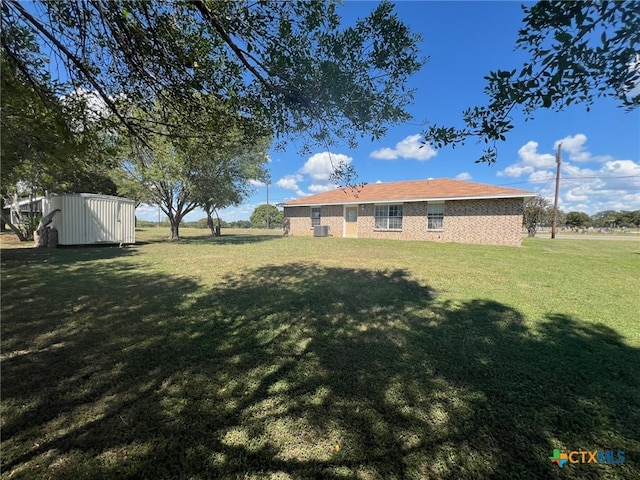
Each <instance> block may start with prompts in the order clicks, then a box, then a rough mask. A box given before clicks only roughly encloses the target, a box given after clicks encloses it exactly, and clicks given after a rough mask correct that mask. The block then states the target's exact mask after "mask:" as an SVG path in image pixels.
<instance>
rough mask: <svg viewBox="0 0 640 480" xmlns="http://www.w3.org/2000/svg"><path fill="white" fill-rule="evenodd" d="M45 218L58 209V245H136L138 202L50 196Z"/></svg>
mask: <svg viewBox="0 0 640 480" xmlns="http://www.w3.org/2000/svg"><path fill="white" fill-rule="evenodd" d="M43 203H44V205H43V207H44V208H43V216H44V215H47V214H48V213H50V212H52V211H54V210H56V209H58V210H60V211H59V212H57V213H56V214H55V215H54V217H53V222H52V223H51V225H50V226H51V227H53V228H56V229H57V230H58V244H59V245H91V244H99V243H135V241H136V228H135V218H136V217H135V214H136V204H135V201H133V200H129V199H127V198H121V197H114V196H111V195H97V194H93V193H76V194H65V195H50V196H49V197H47V198H46V200H45V201H44V202H43Z"/></svg>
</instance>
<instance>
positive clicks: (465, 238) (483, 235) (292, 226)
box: [285, 198, 524, 246]
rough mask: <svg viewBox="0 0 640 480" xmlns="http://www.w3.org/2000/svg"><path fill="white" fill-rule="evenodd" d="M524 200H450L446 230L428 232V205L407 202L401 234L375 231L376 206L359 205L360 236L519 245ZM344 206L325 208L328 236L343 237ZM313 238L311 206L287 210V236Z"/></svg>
mask: <svg viewBox="0 0 640 480" xmlns="http://www.w3.org/2000/svg"><path fill="white" fill-rule="evenodd" d="M523 208H524V202H523V199H522V198H508V199H489V200H451V201H447V202H445V210H444V228H443V229H442V230H440V231H430V230H427V202H410V203H405V204H404V208H403V219H402V231H391V230H381V231H378V230H375V229H374V228H373V227H374V217H373V211H374V205H372V204H361V205H359V206H358V237H359V238H385V239H398V240H429V241H434V242H457V243H477V244H487V245H511V246H519V245H520V244H521V239H522V233H521V232H522V213H523ZM342 212H343V207H342V205H333V206H323V207H322V210H321V212H320V215H321V220H320V223H321V225H329V235H332V236H334V237H342V232H343V213H342ZM287 225H288V234H289V235H307V236H312V235H313V229H312V228H311V209H310V207H285V233H287Z"/></svg>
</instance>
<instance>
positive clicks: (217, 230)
mask: <svg viewBox="0 0 640 480" xmlns="http://www.w3.org/2000/svg"><path fill="white" fill-rule="evenodd" d="M216 217H217V218H218V226H217V227H216V237H219V236H220V231H221V228H222V222H221V221H220V215H218V210H217V209H216Z"/></svg>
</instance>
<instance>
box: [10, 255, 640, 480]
mask: <svg viewBox="0 0 640 480" xmlns="http://www.w3.org/2000/svg"><path fill="white" fill-rule="evenodd" d="M85 269H86V270H85ZM69 276H71V278H72V280H69V279H68V277H69ZM36 283H37V282H36ZM28 285H29V284H28V283H23V284H22V287H21V290H16V289H14V288H12V286H11V284H10V285H8V288H3V322H2V341H3V349H2V352H3V357H4V358H3V362H2V370H3V371H2V396H3V415H2V418H3V420H2V421H3V425H2V430H3V455H2V467H3V468H2V470H3V472H5V473H6V474H9V475H11V474H15V475H18V474H20V475H22V476H23V477H24V478H42V474H43V472H44V471H45V470H46V474H47V475H48V476H50V477H51V478H82V477H91V478H384V479H388V478H446V479H449V478H450V479H457V478H487V477H490V478H561V475H560V474H562V478H624V477H627V478H636V477H637V475H638V473H639V472H640V470H639V468H638V465H637V463H634V462H632V461H628V462H627V463H625V464H623V465H569V466H565V467H564V468H563V470H562V471H560V470H559V469H558V467H556V466H555V465H553V464H551V462H550V460H549V456H550V455H551V454H552V451H553V449H554V448H558V449H560V450H561V451H569V450H596V449H597V450H615V451H617V450H625V452H626V455H627V458H628V459H630V460H631V459H634V458H635V459H637V458H638V455H640V448H639V443H638V439H639V438H640V429H639V425H640V412H639V405H638V402H639V400H638V396H639V393H640V392H639V390H640V386H639V383H640V382H639V379H638V372H640V364H639V363H640V360H639V359H640V355H639V353H640V352H638V349H635V348H631V347H629V346H627V345H625V344H624V342H623V339H622V338H620V336H619V335H618V334H617V333H616V332H615V331H614V330H612V329H610V328H608V327H606V326H603V325H593V324H588V323H586V322H582V321H580V320H579V319H576V318H572V317H568V316H565V315H560V314H550V315H548V316H547V317H546V319H545V321H544V322H543V323H541V324H531V323H528V322H527V320H526V319H525V318H523V316H522V314H521V313H520V312H518V311H517V310H515V309H513V308H511V307H509V306H506V305H503V304H500V303H497V302H493V301H490V300H484V299H476V300H473V301H469V302H466V303H457V304H454V303H450V302H443V301H441V300H439V299H438V296H437V292H434V291H433V290H432V289H430V288H429V287H428V286H425V285H421V284H420V283H418V282H416V281H415V280H413V279H412V278H411V277H410V276H409V274H408V272H406V271H403V270H389V271H372V270H365V269H348V268H328V267H322V266H318V265H311V264H290V265H284V266H266V267H261V268H258V269H255V270H253V271H251V272H249V273H248V274H247V273H246V272H245V273H244V274H243V275H242V276H239V275H238V276H235V275H229V276H227V277H226V278H224V282H223V283H221V284H220V285H219V286H218V287H217V288H213V289H211V290H207V291H203V290H202V289H201V288H200V287H198V285H196V284H195V283H193V282H192V281H190V280H189V279H182V278H171V277H165V276H162V275H150V274H149V275H147V274H144V273H141V272H139V271H134V270H131V269H126V268H124V267H123V270H121V271H113V270H112V266H106V265H105V266H100V264H94V265H92V266H91V267H90V266H87V267H81V268H80V270H78V267H77V266H75V267H74V265H73V264H70V265H69V266H68V267H67V269H65V268H60V269H58V270H57V271H55V272H53V273H51V274H50V276H49V277H47V281H46V286H42V285H41V284H38V285H40V288H33V289H29V288H27V286H28ZM3 287H5V286H4V285H3ZM7 290H8V291H7ZM42 292H45V295H42ZM54 298H58V299H60V301H61V302H62V303H54V302H52V299H54ZM27 301H28V302H29V303H28V304H25V305H22V307H24V308H20V307H21V302H27ZM7 312H8V313H7ZM21 312H22V313H23V314H24V313H26V315H20V313H21ZM36 312H41V314H40V315H38V314H36Z"/></svg>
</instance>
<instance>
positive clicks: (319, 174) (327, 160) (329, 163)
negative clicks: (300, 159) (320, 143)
mask: <svg viewBox="0 0 640 480" xmlns="http://www.w3.org/2000/svg"><path fill="white" fill-rule="evenodd" d="M352 161H353V158H351V157H348V156H346V155H344V154H342V153H331V152H322V153H316V154H315V155H312V156H311V157H309V159H308V160H307V161H306V162H305V164H304V165H303V166H302V168H301V169H300V170H299V172H300V173H302V174H306V175H309V176H310V177H311V179H312V180H314V181H315V182H317V183H321V184H326V183H328V182H329V177H330V176H331V174H332V173H333V172H334V170H335V167H337V166H338V165H340V164H345V165H349V164H350V163H351V162H352Z"/></svg>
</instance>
